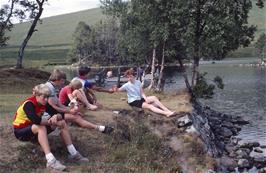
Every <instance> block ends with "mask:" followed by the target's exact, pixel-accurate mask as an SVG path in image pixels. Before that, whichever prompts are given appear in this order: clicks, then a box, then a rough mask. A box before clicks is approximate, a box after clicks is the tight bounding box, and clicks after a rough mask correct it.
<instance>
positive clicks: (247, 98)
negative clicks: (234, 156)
mask: <svg viewBox="0 0 266 173" xmlns="http://www.w3.org/2000/svg"><path fill="white" fill-rule="evenodd" d="M247 62H248V60H246V61H245V60H242V61H238V60H235V61H224V62H223V61H221V62H218V63H215V64H208V63H205V64H202V65H201V67H200V70H201V72H207V73H208V74H207V76H206V77H207V78H208V79H213V77H215V76H216V75H219V76H221V77H222V78H223V81H224V84H225V88H224V89H223V90H220V89H216V92H215V95H214V97H213V98H212V99H209V100H201V101H202V102H203V103H204V104H205V105H209V106H211V107H212V108H213V109H215V110H218V111H221V112H224V113H228V114H231V115H236V116H242V117H244V118H245V119H247V120H249V122H250V124H249V125H245V126H243V128H242V131H241V132H240V134H239V137H240V138H242V139H243V140H242V141H241V142H242V143H243V142H249V141H258V142H260V144H261V145H266V115H265V114H266V68H265V67H264V68H261V67H249V66H245V65H243V66H239V65H237V64H242V63H244V64H245V63H247ZM176 76H178V77H176ZM182 80H183V79H182V77H181V76H180V75H178V74H177V72H171V75H170V76H169V78H168V79H167V81H168V82H170V83H169V84H168V85H167V87H166V90H168V91H173V90H175V89H178V88H182V87H184V84H183V83H182ZM264 155H266V151H265V150H264Z"/></svg>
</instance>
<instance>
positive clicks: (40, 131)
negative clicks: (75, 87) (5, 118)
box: [13, 84, 88, 170]
mask: <svg viewBox="0 0 266 173" xmlns="http://www.w3.org/2000/svg"><path fill="white" fill-rule="evenodd" d="M50 95H51V92H50V90H49V88H48V87H47V86H46V85H44V84H40V85H37V86H36V87H34V90H33V96H31V97H29V98H27V99H26V100H25V101H24V102H23V103H22V104H21V105H20V106H19V108H18V109H17V112H16V114H15V117H14V121H13V128H14V134H15V136H16V138H17V139H18V140H21V141H31V140H34V139H37V140H38V142H39V144H40V145H41V148H42V150H43V152H44V153H45V158H46V160H47V164H46V166H47V168H51V169H55V170H64V169H66V166H64V165H63V164H61V163H60V161H58V160H56V158H55V157H54V155H53V154H52V152H51V150H50V145H49V142H48V134H49V133H50V132H52V131H53V130H55V128H58V129H59V130H60V134H61V138H62V141H63V142H64V143H65V145H66V146H67V150H68V152H69V154H70V155H69V158H70V159H72V160H74V161H78V162H88V159H87V158H85V157H83V156H82V155H81V154H80V153H79V152H78V151H77V150H76V148H75V147H74V145H73V144H72V140H71V137H70V134H69V129H68V126H67V124H66V122H65V120H64V115H63V114H51V113H50V112H49V111H47V110H46V104H47V101H48V98H49V96H50ZM45 111H46V112H47V113H48V114H49V113H50V115H49V116H46V117H45V118H42V116H43V114H44V113H45Z"/></svg>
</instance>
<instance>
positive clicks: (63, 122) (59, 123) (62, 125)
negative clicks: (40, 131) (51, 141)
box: [56, 121, 66, 129]
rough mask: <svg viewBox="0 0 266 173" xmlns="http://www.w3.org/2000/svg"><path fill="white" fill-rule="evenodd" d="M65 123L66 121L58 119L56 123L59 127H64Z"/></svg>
mask: <svg viewBox="0 0 266 173" xmlns="http://www.w3.org/2000/svg"><path fill="white" fill-rule="evenodd" d="M65 125H66V123H65V121H57V123H56V126H57V127H59V129H63V128H64V127H65Z"/></svg>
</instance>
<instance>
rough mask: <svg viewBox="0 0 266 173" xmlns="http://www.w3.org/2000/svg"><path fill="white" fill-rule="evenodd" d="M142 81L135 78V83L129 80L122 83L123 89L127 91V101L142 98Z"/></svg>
mask: <svg viewBox="0 0 266 173" xmlns="http://www.w3.org/2000/svg"><path fill="white" fill-rule="evenodd" d="M141 87H142V86H141V82H140V81H139V80H135V82H134V83H131V82H127V83H125V84H124V85H122V87H121V88H122V89H123V90H126V92H127V101H128V103H131V102H133V101H135V100H141V92H140V91H141Z"/></svg>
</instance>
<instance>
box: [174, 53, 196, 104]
mask: <svg viewBox="0 0 266 173" xmlns="http://www.w3.org/2000/svg"><path fill="white" fill-rule="evenodd" d="M178 62H179V64H180V68H181V70H182V76H183V78H184V80H185V84H186V88H187V90H188V92H189V94H190V96H191V99H190V101H191V102H192V103H194V102H195V101H196V97H195V96H194V94H193V90H192V87H191V85H190V83H189V80H188V77H187V72H186V69H185V68H184V65H183V62H182V60H181V59H180V58H178Z"/></svg>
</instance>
